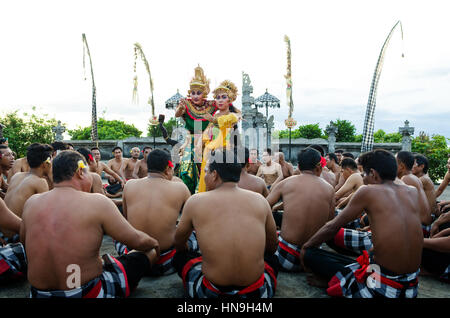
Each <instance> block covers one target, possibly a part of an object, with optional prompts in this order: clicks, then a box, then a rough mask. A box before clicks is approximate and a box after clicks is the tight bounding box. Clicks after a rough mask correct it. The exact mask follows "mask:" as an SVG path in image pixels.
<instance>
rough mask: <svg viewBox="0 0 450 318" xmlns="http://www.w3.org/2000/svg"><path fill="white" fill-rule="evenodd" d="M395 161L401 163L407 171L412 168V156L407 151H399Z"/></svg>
mask: <svg viewBox="0 0 450 318" xmlns="http://www.w3.org/2000/svg"><path fill="white" fill-rule="evenodd" d="M397 159H398V160H399V161H400V162H402V163H403V164H404V165H405V166H406V169H408V170H411V169H412V167H413V166H414V155H413V154H412V153H411V152H409V151H405V150H402V151H399V152H398V153H397Z"/></svg>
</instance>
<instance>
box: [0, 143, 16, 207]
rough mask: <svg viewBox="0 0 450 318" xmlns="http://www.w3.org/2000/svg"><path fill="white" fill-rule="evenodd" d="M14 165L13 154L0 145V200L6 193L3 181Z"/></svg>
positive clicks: (6, 187)
mask: <svg viewBox="0 0 450 318" xmlns="http://www.w3.org/2000/svg"><path fill="white" fill-rule="evenodd" d="M13 164H14V153H13V152H12V151H11V149H9V147H8V146H6V145H0V198H2V199H4V198H5V194H6V191H8V183H6V181H5V179H6V178H7V176H8V172H9V170H11V168H12V166H13Z"/></svg>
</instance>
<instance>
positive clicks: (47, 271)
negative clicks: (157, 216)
mask: <svg viewBox="0 0 450 318" xmlns="http://www.w3.org/2000/svg"><path fill="white" fill-rule="evenodd" d="M52 164H53V167H52V169H53V179H54V182H55V188H54V189H53V190H51V191H49V192H45V193H42V194H37V195H34V196H32V197H31V198H30V199H28V201H27V202H26V203H25V207H24V210H23V214H22V225H21V228H20V238H21V241H22V242H23V244H24V246H25V249H26V255H27V260H28V275H27V276H28V281H29V282H30V284H31V297H78V298H80V297H86V298H91V297H127V296H128V295H129V293H130V291H132V290H133V289H134V288H135V287H136V286H137V284H138V282H139V280H140V279H141V277H142V276H143V274H144V273H145V271H146V270H147V269H148V268H149V267H151V266H152V264H154V263H155V260H156V259H157V257H158V256H159V246H158V242H157V241H156V240H155V239H153V238H151V237H150V236H148V235H147V234H145V233H143V232H141V231H139V230H136V229H135V228H133V227H132V226H131V225H130V224H129V223H128V222H127V221H126V220H125V218H124V217H123V216H122V215H121V214H120V213H119V211H118V210H117V208H116V206H115V205H114V204H113V203H112V202H111V200H109V199H108V198H106V197H105V196H103V195H99V194H96V193H86V192H89V191H90V190H91V187H92V177H91V174H90V173H89V171H88V169H87V167H86V162H85V161H84V160H83V157H82V156H81V154H79V153H78V152H75V151H71V150H68V151H63V152H61V153H60V154H59V155H57V156H56V158H55V159H54V160H53V163H52ZM105 234H107V235H109V236H111V237H112V238H113V239H115V240H120V241H122V242H124V243H126V244H127V245H128V246H130V247H131V248H134V249H136V250H138V251H141V252H137V251H136V252H133V253H130V254H128V255H124V256H120V257H117V258H113V257H112V256H110V255H108V254H106V255H103V256H102V257H100V255H99V252H100V246H101V244H102V240H103V236H104V235H105ZM68 247H70V248H68ZM74 272H75V273H78V274H79V275H76V276H74V275H75V273H74Z"/></svg>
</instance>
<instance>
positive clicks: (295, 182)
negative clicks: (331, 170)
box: [267, 171, 335, 247]
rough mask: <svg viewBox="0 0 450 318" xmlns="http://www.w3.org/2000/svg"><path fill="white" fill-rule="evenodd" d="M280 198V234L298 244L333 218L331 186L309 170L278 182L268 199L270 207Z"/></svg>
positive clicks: (301, 243) (332, 192)
mask: <svg viewBox="0 0 450 318" xmlns="http://www.w3.org/2000/svg"><path fill="white" fill-rule="evenodd" d="M280 197H282V198H283V205H284V213H283V222H282V224H281V233H280V235H281V236H282V237H283V239H284V240H286V241H287V242H289V243H292V244H295V245H297V246H299V247H300V246H302V245H303V243H305V242H306V241H307V240H308V239H309V238H310V237H311V236H312V235H313V234H314V233H316V232H317V230H319V229H320V228H321V227H322V226H323V225H324V224H325V223H326V222H327V221H329V220H331V219H332V218H333V217H334V205H335V202H334V189H333V187H332V186H331V185H329V184H328V183H327V182H326V181H325V180H323V179H322V178H320V177H317V176H315V175H313V174H311V173H307V172H305V171H304V172H303V173H302V174H301V175H299V176H292V177H290V178H288V179H285V180H283V181H281V182H280V183H279V184H278V185H277V186H276V187H275V188H274V189H272V191H271V193H270V194H269V196H268V198H267V200H268V201H269V204H270V205H271V206H272V205H274V204H276V203H277V202H278V199H279V198H280Z"/></svg>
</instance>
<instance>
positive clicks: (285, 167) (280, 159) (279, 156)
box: [274, 152, 294, 179]
mask: <svg viewBox="0 0 450 318" xmlns="http://www.w3.org/2000/svg"><path fill="white" fill-rule="evenodd" d="M274 157H275V158H274V162H276V163H278V164H280V166H281V171H282V172H283V179H286V178H289V177H290V176H292V175H293V174H294V167H293V166H292V164H290V163H289V162H286V160H284V153H282V152H276V153H275V156H274Z"/></svg>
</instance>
